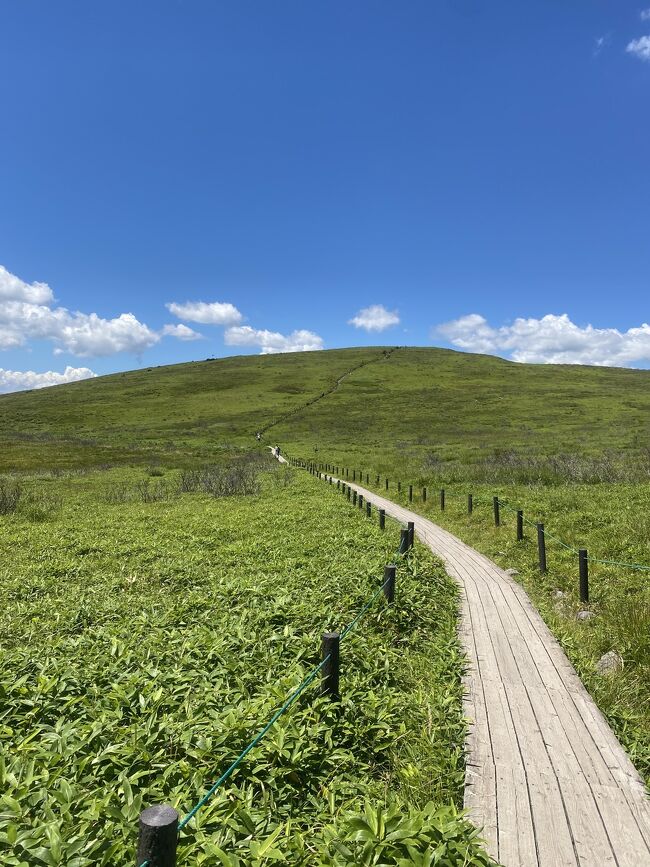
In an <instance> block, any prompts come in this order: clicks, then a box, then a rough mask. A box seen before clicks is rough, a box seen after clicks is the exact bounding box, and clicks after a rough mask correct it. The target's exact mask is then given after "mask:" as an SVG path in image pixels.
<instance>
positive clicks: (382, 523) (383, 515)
mask: <svg viewBox="0 0 650 867" xmlns="http://www.w3.org/2000/svg"><path fill="white" fill-rule="evenodd" d="M379 529H380V530H385V529H386V509H380V510H379Z"/></svg>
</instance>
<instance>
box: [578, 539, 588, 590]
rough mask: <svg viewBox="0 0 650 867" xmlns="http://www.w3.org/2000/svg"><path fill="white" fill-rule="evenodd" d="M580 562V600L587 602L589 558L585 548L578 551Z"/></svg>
mask: <svg viewBox="0 0 650 867" xmlns="http://www.w3.org/2000/svg"><path fill="white" fill-rule="evenodd" d="M578 562H579V564H580V601H581V602H589V558H588V557H587V551H586V549H585V548H580V550H579V551H578Z"/></svg>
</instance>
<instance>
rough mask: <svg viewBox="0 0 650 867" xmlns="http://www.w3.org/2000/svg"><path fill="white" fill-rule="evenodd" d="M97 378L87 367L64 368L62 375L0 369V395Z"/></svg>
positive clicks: (54, 372) (53, 372)
mask: <svg viewBox="0 0 650 867" xmlns="http://www.w3.org/2000/svg"><path fill="white" fill-rule="evenodd" d="M95 376H97V374H96V373H93V371H92V370H90V369H89V368H88V367H69V366H68V367H66V369H65V370H64V371H63V373H57V372H56V371H55V370H48V371H46V372H45V373H36V372H35V371H33V370H4V369H3V368H2V367H0V394H8V393H9V392H10V391H24V390H27V389H31V388H46V387H47V386H48V385H62V384H63V383H65V382H78V381H79V380H80V379H91V378H92V377H95Z"/></svg>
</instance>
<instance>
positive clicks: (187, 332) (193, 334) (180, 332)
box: [162, 325, 203, 340]
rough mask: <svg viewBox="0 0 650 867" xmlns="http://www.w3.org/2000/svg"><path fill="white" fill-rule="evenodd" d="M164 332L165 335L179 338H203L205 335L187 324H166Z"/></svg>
mask: <svg viewBox="0 0 650 867" xmlns="http://www.w3.org/2000/svg"><path fill="white" fill-rule="evenodd" d="M162 333H163V335H164V336H165V337H177V338H178V339H179V340H203V335H202V334H199V332H198V331H194V330H193V329H192V328H188V327H187V325H165V326H164V328H163V330H162Z"/></svg>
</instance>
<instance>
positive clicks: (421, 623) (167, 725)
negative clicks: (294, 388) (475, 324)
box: [0, 458, 491, 867]
mask: <svg viewBox="0 0 650 867" xmlns="http://www.w3.org/2000/svg"><path fill="white" fill-rule="evenodd" d="M227 466H228V465H226V468H227ZM247 466H249V467H250V466H252V467H253V470H254V472H255V474H256V475H255V479H254V481H255V484H253V483H252V480H251V479H250V478H249V479H248V482H249V489H248V493H247V494H238V495H237V494H236V495H232V496H222V495H221V494H222V493H223V489H222V488H221V487H219V489H218V490H217V489H216V488H210V489H209V490H210V491H211V492H210V493H202V492H197V490H196V486H194V487H192V484H193V483H192V479H194V480H195V481H196V473H195V474H192V473H190V474H188V473H184V472H183V470H182V469H179V470H173V469H171V470H170V469H162V468H161V467H160V466H156V467H151V468H150V469H149V470H148V471H147V470H143V469H141V468H129V467H122V468H118V469H109V470H104V471H70V472H63V471H61V470H59V471H56V472H42V473H37V474H32V475H23V476H21V477H20V478H19V484H20V485H21V496H20V498H19V500H18V502H17V503H16V504H15V509H14V510H13V511H10V512H9V513H8V514H5V515H3V516H0V564H1V565H0V582H1V583H2V587H3V600H4V604H3V606H2V613H1V614H0V647H1V648H2V650H1V651H0V657H1V659H0V662H1V665H0V695H1V697H2V701H1V703H0V738H1V743H2V755H1V761H0V791H1V792H2V795H0V853H1V854H0V860H1V861H2V864H3V865H7V867H33V865H36V864H45V865H51V867H54V865H67V867H86V865H91V864H92V865H106V867H108V865H111V867H114V865H116V864H122V863H124V864H126V863H129V862H130V863H132V862H133V857H134V850H135V842H136V835H137V819H138V815H139V813H140V811H141V810H142V808H143V807H144V806H148V805H150V804H152V803H162V802H168V803H172V804H173V805H175V806H177V808H178V810H179V812H180V813H181V815H185V814H187V812H188V811H189V810H190V809H191V808H192V807H193V805H194V804H195V803H196V802H197V801H198V799H200V798H201V796H202V795H203V794H204V793H205V792H206V790H207V789H208V788H209V787H210V786H211V785H212V784H213V782H214V781H215V780H216V778H217V777H218V776H219V775H220V774H221V773H222V772H223V771H224V769H225V768H226V767H227V766H228V765H229V764H230V762H232V760H233V759H234V758H235V757H236V756H237V755H238V754H239V753H240V751H241V750H242V749H243V748H244V746H246V744H247V743H248V742H249V741H250V739H251V738H252V737H253V735H255V734H256V733H257V732H258V731H259V730H260V729H261V728H262V726H263V725H264V724H265V723H266V722H267V721H268V720H269V718H270V717H271V716H272V714H273V712H274V711H275V710H276V709H277V708H278V707H279V706H280V705H281V704H282V702H283V701H284V700H285V698H286V697H287V695H289V694H290V692H291V691H292V689H294V688H295V687H297V686H298V684H300V683H301V681H302V680H303V678H304V677H305V675H306V674H307V673H308V672H309V671H310V669H311V668H312V667H313V666H314V665H315V664H316V663H317V662H318V661H319V658H320V639H321V635H322V633H323V631H324V630H327V629H336V630H340V629H341V628H342V627H344V626H345V625H346V624H349V623H350V622H351V621H353V619H354V618H355V616H356V615H357V614H358V613H359V612H360V610H361V609H362V606H363V605H364V603H365V602H366V600H367V599H368V598H369V597H371V595H372V594H373V593H375V592H376V591H377V588H378V587H380V583H381V581H380V579H381V576H382V575H383V569H384V566H385V564H386V563H389V562H391V561H393V559H394V557H395V549H396V545H397V542H398V538H399V532H398V531H399V528H398V526H397V525H395V524H393V523H392V522H390V523H389V524H387V527H386V530H385V531H383V532H382V531H381V530H380V529H379V527H378V523H377V521H376V519H375V520H368V519H367V518H366V517H365V516H364V515H362V514H361V513H360V512H359V510H353V509H351V508H349V507H347V506H346V505H345V504H342V502H341V499H340V498H339V497H337V496H336V492H335V490H332V489H329V488H326V489H323V487H322V486H321V485H318V484H316V482H315V481H314V480H313V479H312V478H311V477H309V476H308V475H307V474H306V473H298V472H296V471H293V470H291V469H288V468H284V469H281V468H280V467H278V466H277V465H274V466H270V465H269V461H268V459H264V458H258V459H257V460H255V461H254V462H252V463H251V464H247ZM223 469H224V467H222V468H221V470H220V471H216V472H213V473H209V472H207V471H206V470H201V471H200V473H199V475H201V477H202V478H203V479H206V478H207V479H211V480H214V478H218V479H221V480H223V478H224V477H225V476H224V475H223ZM197 473H198V471H197ZM228 478H230V476H228ZM12 483H13V484H15V483H16V482H15V479H14V481H13V482H12ZM210 483H211V484H212V482H210ZM221 483H222V482H219V484H220V485H221ZM188 488H189V492H187V491H188ZM457 602H458V600H457V591H456V588H455V586H454V584H453V582H452V581H451V580H450V579H449V578H448V577H447V576H446V575H445V573H444V571H443V570H442V568H441V566H440V564H439V563H437V562H436V561H435V559H434V558H433V557H432V556H431V555H430V553H429V552H428V551H426V550H425V549H424V548H422V547H420V546H416V548H415V549H414V550H413V551H411V552H410V553H409V554H408V555H407V556H406V557H405V558H403V559H401V560H400V561H399V563H398V577H397V595H396V602H395V604H394V605H393V606H387V605H386V604H385V602H384V600H383V597H379V598H378V599H377V601H376V603H375V604H374V605H373V606H372V607H371V608H370V609H369V610H368V611H367V613H366V614H365V616H364V618H363V619H362V620H361V621H359V624H358V626H357V628H356V629H355V630H354V631H352V632H350V633H349V635H348V636H346V640H345V642H344V643H343V644H342V681H341V701H340V703H336V702H332V701H331V699H329V698H327V697H321V695H320V691H319V686H318V682H316V683H314V684H313V685H312V686H311V687H310V688H309V689H308V690H306V691H305V692H304V693H303V694H302V695H301V696H300V698H299V699H298V700H297V701H296V702H295V704H294V705H293V706H292V707H291V708H290V710H289V711H288V712H287V713H286V714H285V715H284V716H282V717H281V718H280V720H279V721H278V722H277V723H276V724H275V725H274V727H273V728H272V729H271V731H270V732H269V733H268V735H267V736H266V738H265V739H264V740H263V741H262V742H261V743H260V744H259V745H258V747H256V749H255V750H253V751H252V752H251V753H250V754H249V755H248V756H247V757H246V758H245V759H244V760H243V761H242V763H241V764H240V765H239V767H238V768H237V769H236V771H235V772H234V774H233V775H232V776H231V777H230V779H228V780H227V782H226V783H224V785H223V786H222V787H221V788H219V789H218V790H217V791H216V792H215V794H214V796H213V797H212V799H211V800H210V801H209V802H208V803H207V804H206V805H205V806H204V807H203V808H202V809H201V810H200V811H199V812H198V814H197V815H196V817H195V818H193V819H192V820H191V821H190V822H189V823H188V824H187V826H186V827H185V828H184V829H183V832H182V834H181V837H180V844H179V858H178V863H179V864H190V863H191V864H205V865H217V864H221V865H229V867H238V865H241V867H243V865H253V867H257V865H264V864H270V863H278V862H282V863H290V864H323V865H327V864H331V865H336V864H339V865H343V864H353V863H354V864H368V865H370V864H387V865H390V864H395V865H397V864H414V865H423V867H424V865H431V864H441V865H460V864H465V865H467V864H475V865H487V864H489V863H491V862H490V861H489V859H488V858H487V856H485V855H483V854H482V853H481V850H480V845H479V843H478V841H477V838H476V832H475V831H474V829H472V828H471V827H470V826H469V825H468V824H467V822H466V821H465V820H464V819H463V818H462V816H461V815H460V810H459V808H460V805H461V803H462V789H463V777H464V757H463V739H464V733H465V724H464V721H463V718H462V708H461V692H462V688H461V680H460V678H461V673H462V667H463V659H462V655H461V652H460V649H459V646H458V641H457V637H456V632H455V626H456V613H457Z"/></svg>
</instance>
